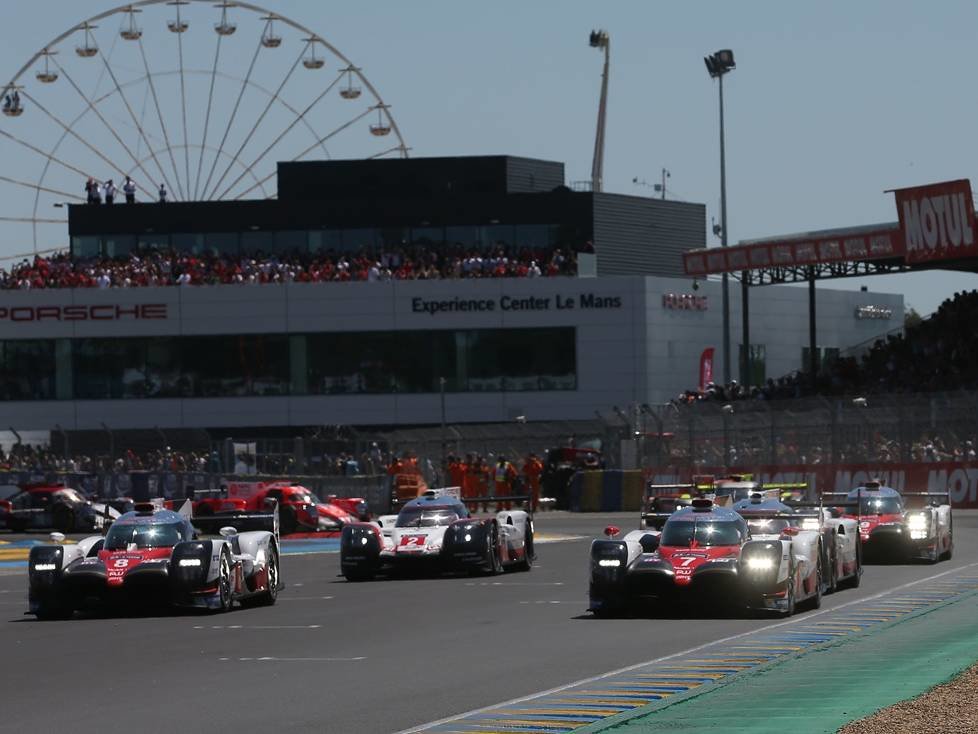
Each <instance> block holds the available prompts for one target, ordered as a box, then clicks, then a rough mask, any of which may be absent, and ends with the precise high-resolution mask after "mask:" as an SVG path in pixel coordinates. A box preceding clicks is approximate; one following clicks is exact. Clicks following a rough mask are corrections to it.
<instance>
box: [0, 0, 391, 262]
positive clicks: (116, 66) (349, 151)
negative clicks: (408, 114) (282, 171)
mask: <svg viewBox="0 0 978 734" xmlns="http://www.w3.org/2000/svg"><path fill="white" fill-rule="evenodd" d="M0 111H2V113H3V116H2V117H0V151H2V156H3V158H2V161H3V163H2V165H0V233H2V234H0V242H2V245H0V255H2V254H6V253H10V252H19V253H22V252H28V251H33V252H43V251H46V250H48V249H52V248H62V247H64V246H65V244H66V239H67V228H66V222H67V219H66V217H65V212H66V209H65V208H64V207H65V205H66V204H81V203H85V201H86V195H85V189H86V182H87V181H88V180H89V179H94V180H95V181H98V182H103V183H104V182H107V181H109V180H111V181H112V182H113V184H114V185H115V186H116V187H117V188H118V190H119V199H121V198H122V189H123V182H124V181H125V179H126V177H131V179H132V182H133V184H134V185H135V187H136V199H137V201H156V200H157V198H158V195H159V189H160V187H161V186H163V187H165V188H166V190H167V194H168V198H169V200H170V201H211V200H225V201H227V200H236V199H261V198H274V197H275V196H276V191H275V183H276V166H277V163H278V162H280V161H298V160H304V159H313V158H316V159H322V158H332V157H342V158H380V157H407V155H408V150H409V149H408V147H407V145H406V143H405V142H404V138H403V137H402V136H401V132H400V130H399V128H398V125H397V123H396V121H395V120H394V117H393V115H392V114H391V109H390V106H389V105H388V104H387V103H385V102H384V100H383V98H382V97H381V96H380V94H379V92H378V91H377V89H376V88H375V87H374V85H373V84H371V83H370V81H369V80H368V79H367V77H366V76H365V74H364V72H363V70H362V69H361V68H360V67H359V66H356V65H355V64H354V63H353V62H352V61H351V60H350V59H348V58H347V57H346V56H345V55H344V54H343V53H342V52H341V51H340V50H339V49H337V48H336V47H335V46H334V45H333V44H332V43H330V42H329V41H327V40H326V39H325V38H323V37H322V36H320V35H318V34H316V33H315V32H313V31H312V30H310V29H308V28H306V27H305V26H303V25H301V24H299V23H297V22H296V21H293V20H290V19H289V18H286V17H284V16H282V15H279V14H277V13H273V12H271V11H268V10H266V9H264V8H260V7H258V6H255V5H252V4H250V3H246V2H236V1H232V0H222V1H220V2H215V0H142V1H141V2H134V3H131V4H128V5H123V6H120V7H117V8H113V9H112V10H108V11H106V12H103V13H100V14H98V15H96V16H93V17H91V18H89V19H88V20H85V21H82V22H81V23H78V24H77V25H75V26H73V27H72V28H70V29H68V30H67V31H65V32H64V33H61V34H60V35H58V36H56V37H55V38H54V39H52V40H51V41H50V42H49V43H47V44H46V45H45V46H44V47H43V48H41V50H40V51H38V52H37V53H36V54H34V56H32V57H31V58H30V60H29V61H28V62H27V63H26V64H24V66H23V67H22V68H21V69H20V70H19V71H18V72H17V73H16V74H15V75H14V76H13V78H11V79H10V81H9V82H8V83H7V84H6V85H5V86H3V88H2V91H0ZM117 205H118V204H117Z"/></svg>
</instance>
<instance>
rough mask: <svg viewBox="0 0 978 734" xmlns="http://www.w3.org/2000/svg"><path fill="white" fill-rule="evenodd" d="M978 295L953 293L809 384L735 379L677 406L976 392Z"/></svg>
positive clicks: (691, 394)
mask: <svg viewBox="0 0 978 734" xmlns="http://www.w3.org/2000/svg"><path fill="white" fill-rule="evenodd" d="M975 323H978V290H976V291H968V292H963V291H962V292H960V293H955V294H954V296H953V297H952V298H949V299H947V300H945V301H944V302H943V303H942V304H941V305H940V307H939V308H938V309H937V311H935V312H934V313H933V314H932V315H931V316H930V317H929V318H927V319H924V320H922V321H920V322H919V323H915V324H908V325H907V326H906V328H905V329H904V331H903V332H901V333H898V334H890V335H887V336H886V337H885V338H882V339H877V340H876V341H875V342H874V343H873V345H872V346H871V347H870V348H869V349H868V350H866V352H865V353H864V354H862V356H861V357H855V356H845V357H840V358H838V359H835V360H832V361H831V362H829V363H828V364H826V365H824V366H823V367H822V370H821V372H819V374H818V379H817V380H816V381H815V385H814V386H813V385H812V380H811V377H810V375H809V374H807V373H805V372H794V373H792V374H790V375H785V376H783V377H780V378H778V379H768V380H767V381H766V382H765V383H764V384H763V385H755V386H751V387H747V386H745V385H740V384H738V383H737V381H736V380H733V381H731V383H730V384H727V385H718V384H716V383H713V382H710V383H708V384H707V385H706V386H705V387H704V388H703V389H702V390H685V391H684V392H682V393H680V394H679V396H678V397H677V398H676V399H675V400H674V401H673V403H674V404H675V405H677V406H679V405H689V404H692V403H698V402H701V401H707V402H724V403H727V402H732V401H735V400H781V399H790V398H800V397H805V396H809V395H864V394H874V393H876V394H879V393H910V392H946V391H951V390H975V389H978V332H976V330H975V329H974V327H973V325H974V324H975Z"/></svg>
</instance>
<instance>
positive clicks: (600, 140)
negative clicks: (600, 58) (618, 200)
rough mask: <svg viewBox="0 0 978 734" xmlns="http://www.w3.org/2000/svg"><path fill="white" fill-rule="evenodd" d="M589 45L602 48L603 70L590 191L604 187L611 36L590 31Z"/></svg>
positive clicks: (606, 33) (605, 32)
mask: <svg viewBox="0 0 978 734" xmlns="http://www.w3.org/2000/svg"><path fill="white" fill-rule="evenodd" d="M591 46H593V47H595V48H601V49H604V71H603V72H602V73H601V98H600V99H599V101H598V128H597V131H596V132H595V135H594V158H593V160H592V161H591V191H594V192H595V193H600V192H601V191H602V189H603V187H604V181H603V179H604V128H605V117H606V115H607V110H608V68H609V66H610V65H611V38H610V37H609V36H608V32H607V31H591Z"/></svg>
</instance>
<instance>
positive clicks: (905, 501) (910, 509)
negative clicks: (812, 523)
mask: <svg viewBox="0 0 978 734" xmlns="http://www.w3.org/2000/svg"><path fill="white" fill-rule="evenodd" d="M825 496H826V497H844V498H845V500H846V502H845V504H844V505H840V506H839V508H838V511H837V512H838V514H841V515H842V516H843V517H847V518H851V519H855V520H857V521H858V523H859V537H860V539H861V540H862V547H863V552H864V554H865V555H866V557H867V558H873V559H877V560H898V561H900V560H912V559H923V560H926V561H930V562H931V563H936V562H937V561H939V560H941V559H942V558H946V559H949V558H951V555H952V554H953V553H954V526H953V520H952V517H951V498H950V495H949V494H948V493H947V492H904V493H902V494H901V493H900V492H897V491H896V490H895V489H893V488H892V487H885V486H883V485H882V484H881V483H880V482H879V481H870V482H866V483H864V484H863V485H862V486H860V487H857V488H856V489H853V490H852V491H850V492H847V493H835V492H833V493H829V494H827V495H825ZM853 507H855V508H856V510H857V511H856V513H853V512H852V508H853Z"/></svg>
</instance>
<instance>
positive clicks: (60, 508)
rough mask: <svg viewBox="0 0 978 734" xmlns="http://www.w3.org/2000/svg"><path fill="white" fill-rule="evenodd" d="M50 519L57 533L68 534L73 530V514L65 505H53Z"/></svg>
mask: <svg viewBox="0 0 978 734" xmlns="http://www.w3.org/2000/svg"><path fill="white" fill-rule="evenodd" d="M51 519H52V524H53V525H54V529H55V530H57V531H58V532H59V533H70V532H73V531H74V529H75V513H74V511H73V510H72V509H71V508H70V507H68V506H67V505H55V506H54V507H53V508H52V509H51Z"/></svg>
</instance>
